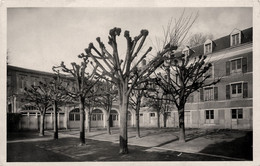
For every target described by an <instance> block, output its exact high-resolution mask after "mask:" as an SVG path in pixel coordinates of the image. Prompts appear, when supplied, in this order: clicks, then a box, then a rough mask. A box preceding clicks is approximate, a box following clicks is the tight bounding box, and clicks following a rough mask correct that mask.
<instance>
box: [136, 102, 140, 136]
mask: <svg viewBox="0 0 260 166" xmlns="http://www.w3.org/2000/svg"><path fill="white" fill-rule="evenodd" d="M140 105H141V100H140V99H137V103H136V110H135V111H136V138H140V117H139V112H140Z"/></svg>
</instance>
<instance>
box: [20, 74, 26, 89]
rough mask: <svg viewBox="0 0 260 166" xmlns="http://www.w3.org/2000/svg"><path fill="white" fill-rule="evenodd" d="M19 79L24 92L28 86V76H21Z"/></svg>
mask: <svg viewBox="0 0 260 166" xmlns="http://www.w3.org/2000/svg"><path fill="white" fill-rule="evenodd" d="M18 79H19V88H20V90H21V91H23V90H24V88H25V87H26V84H27V81H26V76H19V78H18Z"/></svg>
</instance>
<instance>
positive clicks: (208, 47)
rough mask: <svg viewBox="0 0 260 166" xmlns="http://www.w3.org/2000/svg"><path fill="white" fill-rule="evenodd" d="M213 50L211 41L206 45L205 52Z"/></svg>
mask: <svg viewBox="0 0 260 166" xmlns="http://www.w3.org/2000/svg"><path fill="white" fill-rule="evenodd" d="M210 52H211V43H209V44H206V45H205V53H210Z"/></svg>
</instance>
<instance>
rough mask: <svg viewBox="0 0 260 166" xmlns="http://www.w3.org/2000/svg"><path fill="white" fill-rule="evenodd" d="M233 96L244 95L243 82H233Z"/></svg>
mask: <svg viewBox="0 0 260 166" xmlns="http://www.w3.org/2000/svg"><path fill="white" fill-rule="evenodd" d="M231 96H232V97H241V96H242V83H236V84H231Z"/></svg>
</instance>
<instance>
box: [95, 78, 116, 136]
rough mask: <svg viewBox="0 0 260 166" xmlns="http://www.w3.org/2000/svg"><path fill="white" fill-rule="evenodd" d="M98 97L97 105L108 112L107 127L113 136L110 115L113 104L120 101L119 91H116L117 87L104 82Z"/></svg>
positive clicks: (108, 132) (101, 84) (101, 83)
mask: <svg viewBox="0 0 260 166" xmlns="http://www.w3.org/2000/svg"><path fill="white" fill-rule="evenodd" d="M96 96H98V97H97V98H96V99H97V100H96V104H97V105H99V106H101V107H102V108H104V109H105V110H106V117H107V119H106V127H107V134H109V135H110V134H111V128H110V121H111V120H112V119H110V118H111V117H110V113H111V109H112V106H113V102H115V101H117V100H118V90H117V89H115V86H114V85H113V84H112V83H111V82H109V81H107V80H104V81H102V82H100V86H99V91H98V92H97V94H96Z"/></svg>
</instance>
